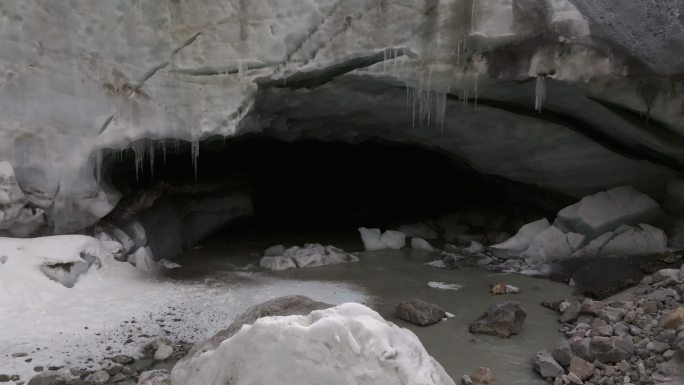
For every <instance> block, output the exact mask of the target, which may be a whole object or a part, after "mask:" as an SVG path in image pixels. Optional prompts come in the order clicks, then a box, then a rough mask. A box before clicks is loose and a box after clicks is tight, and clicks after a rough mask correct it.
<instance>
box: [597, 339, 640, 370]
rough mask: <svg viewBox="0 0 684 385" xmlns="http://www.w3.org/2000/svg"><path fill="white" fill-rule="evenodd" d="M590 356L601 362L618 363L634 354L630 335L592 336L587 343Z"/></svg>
mask: <svg viewBox="0 0 684 385" xmlns="http://www.w3.org/2000/svg"><path fill="white" fill-rule="evenodd" d="M589 349H590V350H591V356H592V357H594V358H595V359H597V360H599V361H601V362H603V363H610V364H614V363H618V362H620V361H622V360H626V359H628V358H630V357H631V356H632V355H633V354H634V349H635V347H634V341H632V337H629V336H625V337H592V338H591V341H590V343H589Z"/></svg>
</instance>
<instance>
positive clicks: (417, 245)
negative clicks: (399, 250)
mask: <svg viewBox="0 0 684 385" xmlns="http://www.w3.org/2000/svg"><path fill="white" fill-rule="evenodd" d="M411 248H413V249H416V250H425V251H435V248H434V247H432V245H431V244H430V243H429V242H428V241H426V240H425V239H423V238H418V237H416V238H413V239H411Z"/></svg>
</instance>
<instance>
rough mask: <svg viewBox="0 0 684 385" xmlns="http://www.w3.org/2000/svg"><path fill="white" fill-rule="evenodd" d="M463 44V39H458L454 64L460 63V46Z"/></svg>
mask: <svg viewBox="0 0 684 385" xmlns="http://www.w3.org/2000/svg"><path fill="white" fill-rule="evenodd" d="M462 45H463V40H459V41H458V46H457V47H456V64H457V65H461V46H462Z"/></svg>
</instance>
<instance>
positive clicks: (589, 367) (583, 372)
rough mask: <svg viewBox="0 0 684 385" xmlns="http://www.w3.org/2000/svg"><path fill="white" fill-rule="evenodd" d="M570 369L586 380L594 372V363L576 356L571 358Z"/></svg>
mask: <svg viewBox="0 0 684 385" xmlns="http://www.w3.org/2000/svg"><path fill="white" fill-rule="evenodd" d="M568 371H569V372H570V373H573V374H575V375H576V376H577V377H578V378H579V379H580V380H582V381H584V380H586V379H587V378H589V377H591V376H592V375H593V374H594V364H592V363H591V362H588V361H585V360H583V359H582V358H580V357H577V356H575V357H572V359H571V360H570V368H569V369H568Z"/></svg>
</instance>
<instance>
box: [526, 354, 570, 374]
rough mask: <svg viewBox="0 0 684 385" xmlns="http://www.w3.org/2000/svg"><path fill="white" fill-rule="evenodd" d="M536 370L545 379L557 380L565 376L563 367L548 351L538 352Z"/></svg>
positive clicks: (535, 361) (535, 363) (535, 362)
mask: <svg viewBox="0 0 684 385" xmlns="http://www.w3.org/2000/svg"><path fill="white" fill-rule="evenodd" d="M534 370H536V371H537V372H538V373H539V374H540V375H541V376H542V377H543V378H555V377H557V376H560V375H563V374H565V370H563V367H562V366H561V365H560V364H559V363H558V362H556V360H554V359H553V356H551V353H549V352H548V351H547V350H542V351H539V352H537V356H536V357H535V359H534Z"/></svg>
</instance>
